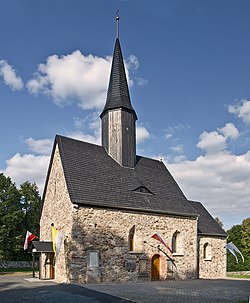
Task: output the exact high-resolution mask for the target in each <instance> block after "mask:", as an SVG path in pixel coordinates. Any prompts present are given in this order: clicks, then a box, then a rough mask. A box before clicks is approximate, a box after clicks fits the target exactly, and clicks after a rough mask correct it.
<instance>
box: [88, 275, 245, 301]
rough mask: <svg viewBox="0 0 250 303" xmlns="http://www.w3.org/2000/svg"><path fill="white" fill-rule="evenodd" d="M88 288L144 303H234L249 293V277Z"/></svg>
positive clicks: (91, 286) (243, 298) (99, 285)
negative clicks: (245, 278) (244, 279)
mask: <svg viewBox="0 0 250 303" xmlns="http://www.w3.org/2000/svg"><path fill="white" fill-rule="evenodd" d="M84 287H87V288H88V289H92V290H96V291H100V292H104V293H107V294H112V295H114V296H120V297H122V298H126V299H129V300H132V301H136V302H143V303H156V302H157V303H158V302H164V303H168V302H169V303H196V302H197V303H217V302H218V303H229V302H230V303H231V302H239V300H246V302H248V300H249V296H250V281H249V280H248V281H242V280H231V279H230V280H189V281H161V282H144V283H127V284H121V283H118V284H95V285H89V284H88V285H84Z"/></svg>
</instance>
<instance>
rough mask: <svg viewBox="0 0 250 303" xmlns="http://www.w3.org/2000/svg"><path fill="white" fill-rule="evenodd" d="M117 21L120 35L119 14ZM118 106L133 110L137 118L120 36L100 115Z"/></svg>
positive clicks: (116, 43) (117, 40) (116, 42)
mask: <svg viewBox="0 0 250 303" xmlns="http://www.w3.org/2000/svg"><path fill="white" fill-rule="evenodd" d="M116 22H117V34H118V35H119V28H118V27H119V16H118V15H117V16H116ZM116 108H123V109H125V110H127V111H130V112H132V113H133V114H134V115H135V117H136V119H137V116H136V113H135V111H134V109H133V107H132V104H131V101H130V96H129V90H128V83H127V78H126V73H125V67H124V62H123V56H122V51H121V46H120V41H119V38H118V37H117V38H116V41H115V48H114V54H113V61H112V67H111V74H110V79H109V87H108V93H107V99H106V104H105V106H104V109H103V111H102V113H101V115H100V117H101V118H102V117H103V115H104V114H105V113H106V111H107V110H111V109H116Z"/></svg>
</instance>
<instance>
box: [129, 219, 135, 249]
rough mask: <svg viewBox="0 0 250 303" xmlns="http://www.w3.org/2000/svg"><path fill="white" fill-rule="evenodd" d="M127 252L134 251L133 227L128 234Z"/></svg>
mask: <svg viewBox="0 0 250 303" xmlns="http://www.w3.org/2000/svg"><path fill="white" fill-rule="evenodd" d="M128 250H129V251H134V250H135V225H133V226H132V227H131V228H130V230H129V234H128Z"/></svg>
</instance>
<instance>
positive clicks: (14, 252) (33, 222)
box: [0, 173, 41, 261]
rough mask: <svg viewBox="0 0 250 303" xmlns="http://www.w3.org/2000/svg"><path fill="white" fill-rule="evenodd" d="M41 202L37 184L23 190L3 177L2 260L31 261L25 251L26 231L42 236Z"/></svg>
mask: <svg viewBox="0 0 250 303" xmlns="http://www.w3.org/2000/svg"><path fill="white" fill-rule="evenodd" d="M40 202H41V198H40V195H39V192H38V188H37V186H36V184H35V183H30V182H27V181H26V182H24V183H23V184H21V185H20V189H17V188H16V185H15V183H13V182H12V181H11V179H10V178H9V177H5V176H4V174H2V173H1V174H0V260H9V261H11V260H28V259H31V255H30V254H28V253H27V251H24V250H23V244H24V240H25V235H26V231H27V230H29V231H31V232H32V233H34V234H35V235H37V236H38V235H39V217H40Z"/></svg>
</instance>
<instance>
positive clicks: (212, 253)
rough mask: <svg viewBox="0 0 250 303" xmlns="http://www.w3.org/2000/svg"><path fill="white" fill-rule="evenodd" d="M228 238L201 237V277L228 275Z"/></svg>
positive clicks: (209, 277) (217, 277)
mask: <svg viewBox="0 0 250 303" xmlns="http://www.w3.org/2000/svg"><path fill="white" fill-rule="evenodd" d="M225 246H226V238H220V237H208V236H207V237H205V236H203V237H199V278H203V279H222V278H225V277H226V266H227V259H226V248H225Z"/></svg>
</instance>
